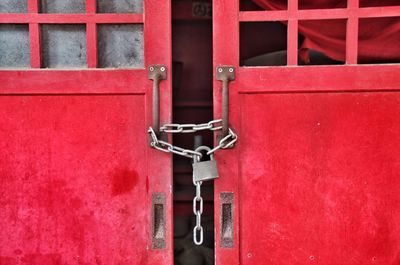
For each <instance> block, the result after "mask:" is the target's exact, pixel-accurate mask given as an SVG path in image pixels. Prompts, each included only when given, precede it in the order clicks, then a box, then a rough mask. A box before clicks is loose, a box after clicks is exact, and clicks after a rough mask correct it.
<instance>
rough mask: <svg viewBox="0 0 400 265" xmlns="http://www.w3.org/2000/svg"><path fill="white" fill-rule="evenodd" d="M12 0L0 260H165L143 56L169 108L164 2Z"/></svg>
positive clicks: (1, 128) (7, 20) (164, 199)
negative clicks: (161, 70) (154, 68)
mask: <svg viewBox="0 0 400 265" xmlns="http://www.w3.org/2000/svg"><path fill="white" fill-rule="evenodd" d="M14 2H15V3H14ZM17 2H18V3H17ZM22 2H24V1H7V3H8V4H7V5H5V4H0V13H1V14H0V43H1V44H0V50H1V51H0V53H1V55H0V67H1V68H2V70H1V71H0V139H1V140H0V150H1V151H0V190H1V195H0V227H1V231H0V246H1V248H0V264H6V265H8V264H40V265H42V264H172V263H173V261H172V260H173V257H172V245H171V243H172V241H171V240H172V233H171V224H172V221H171V213H172V210H171V172H172V170H171V168H172V167H171V157H170V156H169V155H166V154H162V153H160V152H157V151H156V150H154V149H151V148H149V145H148V134H147V129H148V127H149V126H151V125H152V118H151V117H152V105H151V102H152V86H153V83H152V82H153V81H152V80H149V79H148V69H150V66H151V65H155V64H157V65H164V66H166V69H167V71H168V72H167V80H165V81H161V83H160V109H161V111H160V113H161V116H160V120H161V122H162V123H166V122H170V118H171V75H170V73H171V71H170V67H171V32H170V23H171V17H170V1H166V0H162V1H160V0H145V1H144V3H142V1H132V3H130V4H128V1H115V0H114V1H104V0H97V1H96V0H86V1H83V0H82V1H75V0H74V1H65V0H62V1H61V0H58V1H37V0H29V1H27V4H26V5H24V4H23V3H22ZM61 13H62V14H61ZM45 68H46V69H45Z"/></svg>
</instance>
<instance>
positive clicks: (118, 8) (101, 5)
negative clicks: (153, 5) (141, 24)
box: [97, 0, 143, 13]
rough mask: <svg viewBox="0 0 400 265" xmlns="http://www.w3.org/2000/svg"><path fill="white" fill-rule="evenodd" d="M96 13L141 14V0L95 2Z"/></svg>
mask: <svg viewBox="0 0 400 265" xmlns="http://www.w3.org/2000/svg"><path fill="white" fill-rule="evenodd" d="M97 12H98V13H143V0H97Z"/></svg>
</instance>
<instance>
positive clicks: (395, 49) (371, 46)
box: [358, 17, 400, 64]
mask: <svg viewBox="0 0 400 265" xmlns="http://www.w3.org/2000/svg"><path fill="white" fill-rule="evenodd" d="M399 26H400V17H384V18H365V19H360V21H359V31H358V63H359V64H384V63H400V32H399Z"/></svg>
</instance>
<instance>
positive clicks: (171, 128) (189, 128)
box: [148, 120, 238, 159]
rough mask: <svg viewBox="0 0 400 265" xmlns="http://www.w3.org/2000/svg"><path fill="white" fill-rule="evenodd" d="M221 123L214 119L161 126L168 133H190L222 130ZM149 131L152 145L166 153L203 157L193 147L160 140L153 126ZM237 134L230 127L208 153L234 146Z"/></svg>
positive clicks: (193, 157) (192, 157)
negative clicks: (226, 133)
mask: <svg viewBox="0 0 400 265" xmlns="http://www.w3.org/2000/svg"><path fill="white" fill-rule="evenodd" d="M218 123H221V120H213V121H210V122H208V123H201V124H166V125H164V126H162V127H161V132H166V133H190V132H198V131H202V130H211V131H216V130H221V129H222V126H216V124H218ZM148 133H149V134H150V137H151V143H150V145H151V147H153V148H155V149H157V150H159V151H162V152H165V153H173V154H177V155H180V156H184V157H187V158H191V159H195V157H196V156H197V157H200V159H201V158H202V157H203V154H202V153H200V152H196V151H193V150H191V149H185V148H181V147H179V146H175V145H172V144H170V143H168V142H166V141H162V140H159V139H158V137H157V134H156V133H155V132H154V130H153V128H151V127H150V128H149V130H148ZM237 138H238V137H237V135H236V134H235V133H234V132H233V130H232V129H230V128H229V133H228V135H227V136H225V137H224V138H222V139H221V140H220V141H219V142H218V145H217V146H215V147H214V148H213V149H211V150H210V151H208V152H207V155H211V154H213V153H214V152H216V151H217V150H219V149H227V148H231V147H233V146H234V144H235V143H236V141H237Z"/></svg>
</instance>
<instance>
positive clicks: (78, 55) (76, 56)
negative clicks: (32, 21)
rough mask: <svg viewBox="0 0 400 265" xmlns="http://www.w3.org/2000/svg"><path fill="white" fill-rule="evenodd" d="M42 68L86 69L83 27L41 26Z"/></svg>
mask: <svg viewBox="0 0 400 265" xmlns="http://www.w3.org/2000/svg"><path fill="white" fill-rule="evenodd" d="M41 33H42V36H41V37H42V38H41V39H42V67H45V68H63V67H86V65H87V64H86V29H85V26H84V25H42V28H41Z"/></svg>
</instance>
